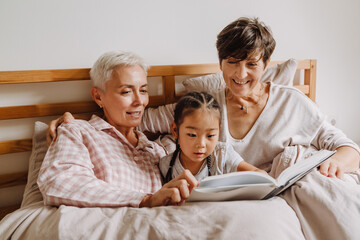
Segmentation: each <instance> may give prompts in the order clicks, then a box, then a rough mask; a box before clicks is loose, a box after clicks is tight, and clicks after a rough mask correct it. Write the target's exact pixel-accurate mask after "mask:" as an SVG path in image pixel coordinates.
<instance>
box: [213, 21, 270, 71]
mask: <svg viewBox="0 0 360 240" xmlns="http://www.w3.org/2000/svg"><path fill="white" fill-rule="evenodd" d="M275 45H276V42H275V40H274V38H273V36H272V33H271V30H270V28H269V27H267V26H266V25H265V24H264V23H262V22H260V21H259V20H258V19H257V18H239V19H237V20H235V21H234V22H232V23H230V24H229V25H227V26H226V27H225V28H224V29H223V30H222V31H221V32H220V33H219V34H218V36H217V41H216V48H217V51H218V55H219V60H220V62H221V61H222V60H224V59H228V58H230V57H232V58H235V59H238V60H240V61H242V60H245V59H247V58H248V57H251V56H252V55H253V54H257V53H259V52H260V53H261V55H260V59H262V60H263V62H264V63H265V65H266V63H267V61H268V60H269V59H270V57H271V54H272V53H273V51H274V49H275Z"/></svg>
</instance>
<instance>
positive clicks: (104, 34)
mask: <svg viewBox="0 0 360 240" xmlns="http://www.w3.org/2000/svg"><path fill="white" fill-rule="evenodd" d="M240 16H258V17H259V18H260V19H261V20H262V21H264V22H265V23H266V24H268V25H270V26H271V28H272V31H273V33H274V36H275V39H276V40H277V47H276V49H275V53H274V55H273V58H272V59H273V60H285V59H288V58H296V59H307V58H314V59H317V60H318V71H317V103H318V105H319V107H320V109H321V110H322V111H323V112H325V113H326V114H328V115H330V117H331V118H334V119H335V120H336V126H338V127H339V128H340V129H342V130H343V131H344V132H345V133H346V134H347V135H348V136H349V137H350V138H352V139H353V140H355V141H357V142H360V124H359V120H360V111H359V109H360V94H359V89H360V79H359V77H358V74H357V72H358V68H359V63H360V61H359V57H360V44H359V43H360V27H359V24H360V1H358V0H343V1H328V0H301V1H300V0H295V1H286V0H272V1H269V0H254V1H240V0H225V1H224V0H217V1H215V0H181V1H178V0H153V1H148V0H133V1H130V0H127V1H121V0H107V1H100V0H98V1H95V0H61V1H56V0H53V1H49V0H33V1H26V0H0V71H5V70H27V69H56V68H80V67H91V66H92V64H93V62H94V61H95V60H96V59H97V57H98V56H99V55H100V54H102V53H103V52H105V51H108V50H113V49H121V50H130V51H134V52H137V53H138V54H140V55H141V56H143V57H144V58H145V59H146V60H147V61H148V62H149V63H150V64H152V65H157V64H190V63H211V62H217V55H216V49H215V40H216V35H217V33H218V32H219V31H220V30H221V29H222V28H223V27H224V26H225V25H227V24H228V23H230V22H231V21H233V20H234V19H236V18H238V17H240ZM8 88H9V89H8ZM65 89H66V87H65ZM10 91H12V92H14V91H15V92H16V91H17V86H9V87H8V86H3V87H2V89H0V106H6V105H8V104H9V103H8V102H7V101H10V100H8V99H9V98H8V97H7V95H6V93H8V92H10ZM67 93H68V95H69V92H67ZM70 93H71V95H76V91H75V92H73V91H72V92H70ZM26 95H27V94H26V92H25V93H23V92H20V91H19V93H18V95H17V96H16V98H17V99H16V101H19V102H21V101H23V103H24V104H30V103H29V102H27V99H26V97H27V96H26ZM31 97H32V98H33V97H34V96H31ZM68 97H69V96H68ZM74 97H76V96H74ZM11 102H13V101H12V100H11ZM19 104H21V103H19ZM6 124H7V123H5V125H6ZM0 128H1V126H0ZM0 132H1V134H0V135H1V136H0V137H1V139H6V135H7V132H6V131H0ZM29 134H30V133H28V134H27V135H29ZM1 166H4V165H1V163H0V167H1ZM0 171H1V169H0Z"/></svg>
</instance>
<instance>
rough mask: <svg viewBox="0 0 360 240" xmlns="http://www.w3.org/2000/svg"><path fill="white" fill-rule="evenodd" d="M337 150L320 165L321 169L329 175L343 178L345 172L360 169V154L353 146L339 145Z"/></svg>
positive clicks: (323, 173) (324, 173) (325, 174)
mask: <svg viewBox="0 0 360 240" xmlns="http://www.w3.org/2000/svg"><path fill="white" fill-rule="evenodd" d="M336 150H337V152H336V153H335V154H334V155H333V156H332V157H331V158H329V159H328V160H326V161H325V162H323V163H322V164H321V165H320V168H319V171H320V173H321V174H322V175H324V176H327V177H337V178H339V179H343V176H344V173H346V172H353V171H356V170H358V169H359V164H360V155H359V153H358V152H357V151H356V150H355V149H353V148H352V147H346V146H345V147H339V148H338V149H336Z"/></svg>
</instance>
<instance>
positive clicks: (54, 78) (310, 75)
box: [0, 59, 316, 219]
mask: <svg viewBox="0 0 360 240" xmlns="http://www.w3.org/2000/svg"><path fill="white" fill-rule="evenodd" d="M281 62H282V61H273V62H271V63H270V66H273V65H275V64H278V63H281ZM297 68H298V70H299V71H303V75H302V76H303V81H301V82H303V83H304V84H302V85H296V86H295V87H296V88H298V89H300V90H301V91H302V92H304V93H305V94H306V95H307V96H308V97H309V98H310V99H312V100H313V101H315V87H316V60H312V59H310V60H299V61H298V67H297ZM89 70H90V69H89V68H81V69H60V70H28V71H3V72H0V85H4V84H24V83H27V84H29V83H30V84H32V83H34V84H36V83H44V82H59V81H75V80H84V81H89ZM219 71H220V69H219V66H218V64H191V65H164V66H152V67H151V68H150V70H149V71H148V77H150V79H149V85H151V77H160V78H161V79H162V94H161V95H156V96H150V103H149V106H159V105H163V104H167V103H172V102H175V101H176V100H177V99H178V98H179V97H180V95H181V94H176V91H175V78H176V77H177V76H188V75H191V76H194V75H206V74H211V73H217V72H219ZM27 91H31V88H30V89H28V90H27ZM66 111H68V112H71V113H77V114H88V115H89V114H91V113H94V112H97V111H99V108H98V107H97V105H96V104H95V103H94V102H92V101H80V102H66V103H65V102H60V103H41V104H35V105H21V106H16V105H11V106H2V107H0V124H1V122H3V121H2V120H13V119H23V118H39V117H44V116H54V118H55V117H56V116H58V115H62V114H63V113H64V112H66ZM9 135H10V134H9ZM7 139H9V140H5V141H0V155H4V154H14V153H20V152H26V151H28V152H29V151H31V148H32V143H31V142H32V140H31V138H26V139H14V138H13V137H12V136H7ZM0 160H1V159H0ZM26 180H27V172H24V171H16V172H7V171H6V169H2V170H1V172H0V190H4V188H12V187H15V186H19V185H25V184H26ZM20 201H21V199H18V200H17V201H16V202H13V204H11V205H10V206H8V205H9V204H7V206H1V205H0V219H1V218H2V217H3V216H5V214H7V213H9V212H11V211H14V210H16V209H17V208H19V206H20Z"/></svg>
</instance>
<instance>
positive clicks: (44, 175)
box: [38, 115, 165, 207]
mask: <svg viewBox="0 0 360 240" xmlns="http://www.w3.org/2000/svg"><path fill="white" fill-rule="evenodd" d="M137 135H138V138H139V141H138V145H137V146H136V147H134V146H133V145H131V144H130V143H129V142H128V140H127V139H126V138H125V137H124V136H123V135H122V134H121V133H120V132H119V131H118V130H117V129H116V128H115V127H113V126H112V125H110V124H109V123H107V122H106V121H105V120H103V119H101V118H100V117H98V116H95V115H94V116H92V118H91V120H89V121H84V120H74V121H72V122H71V123H69V124H62V125H61V126H60V127H59V128H58V136H57V139H56V141H55V142H53V143H52V144H51V146H50V148H49V150H48V152H47V154H46V156H45V159H44V162H43V164H42V166H41V170H40V173H39V178H38V185H39V188H40V191H41V193H42V195H43V198H44V203H45V204H46V205H55V206H59V205H62V204H64V205H71V206H78V207H119V206H133V207H138V206H139V204H140V202H141V200H142V199H143V197H144V196H145V195H146V194H149V193H154V192H156V191H157V190H159V189H160V188H161V177H160V172H159V169H158V162H159V159H160V158H161V157H163V156H165V150H164V149H163V148H162V147H160V146H159V145H158V144H156V143H155V142H152V141H150V140H148V139H147V138H146V136H145V135H144V134H143V133H141V132H138V131H137Z"/></svg>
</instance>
